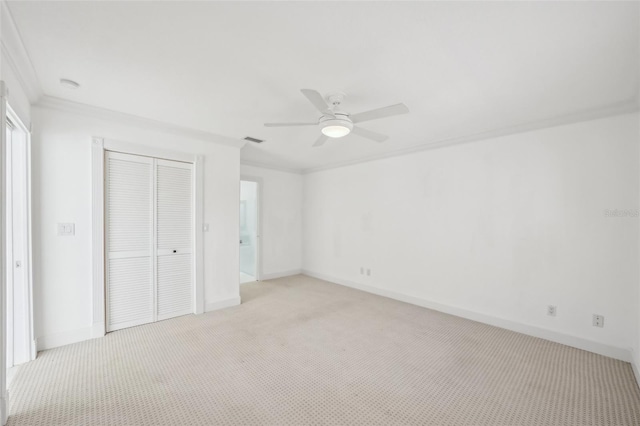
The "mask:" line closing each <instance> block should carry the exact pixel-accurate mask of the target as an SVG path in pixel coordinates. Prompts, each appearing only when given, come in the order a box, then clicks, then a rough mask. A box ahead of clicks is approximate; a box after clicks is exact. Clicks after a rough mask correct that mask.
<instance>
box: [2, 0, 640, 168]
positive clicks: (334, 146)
mask: <svg viewBox="0 0 640 426" xmlns="http://www.w3.org/2000/svg"><path fill="white" fill-rule="evenodd" d="M9 6H10V9H11V12H12V15H13V17H14V20H15V22H16V24H17V27H18V29H19V31H20V33H21V35H22V38H23V41H24V44H25V47H26V50H27V52H28V53H29V55H30V57H31V61H32V63H33V66H34V68H35V71H36V74H37V76H38V79H39V81H40V84H41V86H42V90H43V92H44V93H45V94H46V95H49V96H54V97H59V98H64V99H68V100H72V101H77V102H81V103H85V104H89V105H93V106H98V107H103V108H107V109H112V110H116V111H121V112H125V113H130V114H134V115H138V116H142V117H146V118H152V119H156V120H162V121H165V122H169V123H173V124H177V125H181V126H185V127H190V128H194V129H199V130H204V131H209V132H213V133H217V134H222V135H226V136H231V137H234V138H243V137H244V136H253V137H257V138H263V139H266V142H265V143H263V144H262V145H253V144H247V146H245V148H243V153H242V157H243V159H244V160H247V161H252V162H259V163H263V164H266V165H271V166H276V167H283V168H295V169H310V168H317V167H324V166H328V165H332V164H336V163H341V162H347V161H354V160H357V159H360V158H365V157H370V156H375V155H382V154H385V153H390V152H394V151H398V150H402V149H405V150H406V149H411V148H412V147H416V146H418V145H424V144H434V143H438V142H441V141H443V140H446V139H450V138H460V137H468V136H470V135H474V134H478V133H482V132H487V131H495V130H500V129H505V128H512V127H514V126H520V125H523V124H527V123H536V122H544V121H545V120H551V119H555V118H558V117H563V116H568V115H572V114H573V115H575V114H581V113H584V112H588V111H599V110H602V111H607V110H610V109H611V108H612V106H615V105H616V104H620V103H627V104H629V103H632V102H633V103H635V102H637V96H638V75H639V74H640V68H639V54H638V52H639V42H638V40H639V36H640V34H639V30H638V27H639V17H640V4H639V3H637V2H624V3H613V2H535V3H528V2H527V3H524V2H513V3H506V2H471V3H461V2H451V3H439V2H438V3H436V2H428V3H418V2H407V3H405V2H402V3H399V2H374V3H369V2H366V3H365V2H341V3H333V2H332V3H327V2H324V3H320V2H296V3H283V2H257V3H246V2H237V3H218V2H129V1H127V2H114V1H109V2H99V3H97V2H88V1H79V2H55V1H44V2H38V1H25V2H9ZM60 78H69V79H73V80H76V81H78V82H80V83H81V84H82V88H81V89H79V90H75V91H73V90H69V89H65V88H63V87H61V86H60V84H59V79H60ZM301 88H312V89H316V90H318V91H320V92H321V93H327V92H329V91H331V90H334V89H339V90H342V91H344V92H346V93H347V95H348V96H347V98H346V99H345V102H344V103H343V107H345V109H347V110H348V111H350V112H352V113H356V112H360V111H363V110H368V109H372V108H377V107H382V106H386V105H389V104H394V103H398V102H404V103H405V104H406V105H407V106H408V107H409V109H410V110H411V113H410V114H408V115H403V116H398V117H392V118H386V119H381V120H379V121H375V122H370V123H363V125H362V127H365V128H368V129H371V130H375V131H378V132H382V133H386V134H388V135H390V139H389V140H388V141H387V142H385V143H384V144H376V143H375V142H371V141H368V140H365V139H361V138H359V137H358V136H355V135H350V136H347V137H346V138H343V139H338V140H333V141H330V142H329V143H327V144H326V145H325V146H324V147H321V148H312V147H311V144H312V143H313V142H314V141H315V140H316V138H317V136H318V134H319V130H318V129H317V128H315V127H305V128H265V127H263V125H262V124H263V123H264V122H279V121H314V120H315V119H317V118H318V113H317V112H316V110H315V109H314V108H313V107H312V106H311V104H309V103H308V101H307V100H306V99H305V98H304V97H303V96H302V95H301V93H300V91H299V90H300V89H301ZM365 124H366V125H365Z"/></svg>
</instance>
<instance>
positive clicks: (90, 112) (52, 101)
mask: <svg viewBox="0 0 640 426" xmlns="http://www.w3.org/2000/svg"><path fill="white" fill-rule="evenodd" d="M34 106H35V107H40V108H49V109H54V110H59V111H64V112H71V113H74V114H78V115H84V116H88V117H93V118H97V119H101V120H107V121H111V122H113V121H117V122H118V123H123V124H128V125H131V126H135V127H138V128H143V129H147V130H152V131H159V132H162V133H165V134H171V135H175V136H183V137H187V138H193V139H199V140H203V141H207V142H214V143H217V144H221V145H226V146H232V147H235V148H242V147H243V146H244V145H245V144H246V143H247V141H244V140H239V139H232V138H229V137H226V136H222V135H217V134H215V133H211V132H206V131H203V130H196V129H191V128H188V127H182V126H178V125H175V124H170V123H165V122H163V121H158V120H153V119H150V118H144V117H139V116H137V115H132V114H127V113H124V112H118V111H113V110H109V109H105V108H99V107H94V106H91V105H86V104H81V103H77V102H72V101H68V100H65V99H60V98H54V97H52V96H46V95H45V96H43V97H42V98H41V99H40V100H39V101H38V102H37V103H36V104H35V105H34Z"/></svg>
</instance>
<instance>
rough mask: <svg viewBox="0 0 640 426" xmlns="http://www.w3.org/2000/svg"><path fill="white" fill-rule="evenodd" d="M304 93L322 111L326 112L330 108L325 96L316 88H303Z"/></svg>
mask: <svg viewBox="0 0 640 426" xmlns="http://www.w3.org/2000/svg"><path fill="white" fill-rule="evenodd" d="M300 91H301V92H302V94H303V95H304V96H305V97H306V98H307V99H309V102H311V103H312V104H313V106H314V107H316V109H317V110H318V111H320V112H321V113H323V114H325V113H326V112H327V111H330V110H329V105H327V103H326V102H325V100H324V98H323V97H322V95H321V94H320V93H318V92H317V91H316V90H312V89H301V90H300Z"/></svg>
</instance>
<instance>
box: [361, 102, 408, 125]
mask: <svg viewBox="0 0 640 426" xmlns="http://www.w3.org/2000/svg"><path fill="white" fill-rule="evenodd" d="M408 112H409V108H407V106H406V105H405V104H396V105H391V106H388V107H384V108H378V109H372V110H371V111H365V112H360V113H358V114H353V115H352V116H351V117H350V118H351V121H353V122H354V123H362V122H363V121H369V120H377V119H378V118H384V117H391V116H392V115H398V114H406V113H408Z"/></svg>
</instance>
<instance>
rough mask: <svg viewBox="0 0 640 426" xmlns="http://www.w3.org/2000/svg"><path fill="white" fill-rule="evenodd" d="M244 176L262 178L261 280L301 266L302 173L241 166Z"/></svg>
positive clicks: (293, 270) (297, 270)
mask: <svg viewBox="0 0 640 426" xmlns="http://www.w3.org/2000/svg"><path fill="white" fill-rule="evenodd" d="M240 170H241V174H242V176H243V177H256V178H260V179H261V180H262V194H261V195H262V279H271V278H276V277H278V276H285V275H292V274H296V273H299V272H300V270H301V268H302V176H301V175H299V174H295V173H288V172H282V171H278V170H272V169H265V168H261V167H254V166H248V165H242V166H241V168H240Z"/></svg>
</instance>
